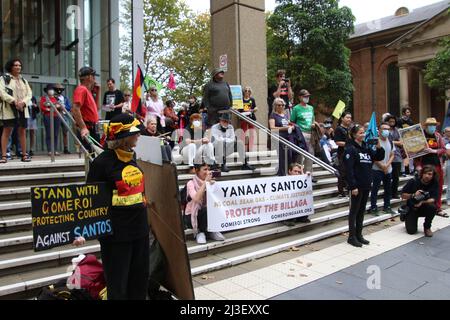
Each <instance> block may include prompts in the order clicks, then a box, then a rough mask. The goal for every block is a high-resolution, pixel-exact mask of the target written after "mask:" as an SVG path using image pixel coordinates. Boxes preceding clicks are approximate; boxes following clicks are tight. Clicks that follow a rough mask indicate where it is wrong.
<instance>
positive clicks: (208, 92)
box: [202, 68, 233, 127]
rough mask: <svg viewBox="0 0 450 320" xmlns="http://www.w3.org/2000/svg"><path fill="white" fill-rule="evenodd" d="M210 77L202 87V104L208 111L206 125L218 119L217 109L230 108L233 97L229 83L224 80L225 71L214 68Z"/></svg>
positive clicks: (214, 122)
mask: <svg viewBox="0 0 450 320" xmlns="http://www.w3.org/2000/svg"><path fill="white" fill-rule="evenodd" d="M211 76H212V79H211V81H209V82H208V83H207V84H206V85H205V86H204V87H203V100H202V103H203V106H204V108H206V110H207V112H208V127H212V126H213V125H215V124H216V123H217V122H218V121H219V116H220V115H219V111H223V110H228V109H230V108H231V106H232V103H233V98H232V95H231V89H230V85H229V84H228V83H227V82H226V81H225V80H224V76H225V71H224V70H223V69H222V68H216V69H214V70H213V72H212V73H211Z"/></svg>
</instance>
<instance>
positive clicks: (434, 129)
mask: <svg viewBox="0 0 450 320" xmlns="http://www.w3.org/2000/svg"><path fill="white" fill-rule="evenodd" d="M427 132H428V133H429V134H435V133H436V126H428V129H427Z"/></svg>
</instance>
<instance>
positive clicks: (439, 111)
mask: <svg viewBox="0 0 450 320" xmlns="http://www.w3.org/2000/svg"><path fill="white" fill-rule="evenodd" d="M448 9H449V2H448V1H441V2H437V3H435V4H432V5H429V6H426V7H422V8H418V9H415V10H414V11H412V12H409V10H408V9H407V8H400V9H398V10H397V12H396V13H395V15H393V16H390V17H385V18H382V19H379V20H377V21H371V22H368V23H364V24H360V25H357V26H355V33H354V34H353V35H352V36H351V37H350V39H349V41H348V42H347V46H348V47H349V48H350V49H351V51H352V54H351V59H350V67H351V70H352V75H353V83H354V87H355V91H354V95H353V109H354V114H355V119H356V120H357V121H359V122H365V121H369V119H370V115H371V113H372V111H376V112H377V115H379V116H381V115H382V114H383V113H386V112H389V113H392V114H395V115H397V116H398V115H400V110H401V108H402V107H403V106H406V105H409V106H410V107H411V108H412V109H413V119H414V120H415V122H417V123H418V122H421V121H424V120H425V118H427V117H430V116H432V117H436V118H437V119H440V120H441V121H443V119H444V116H445V113H446V105H447V103H448V102H446V101H444V100H440V99H439V98H438V96H439V94H438V92H436V91H435V90H432V89H430V88H429V87H428V86H427V84H426V83H425V81H424V69H425V67H426V63H427V62H429V61H430V60H431V59H433V58H434V57H435V55H436V53H437V52H438V51H439V46H438V42H439V40H441V39H443V38H444V37H446V36H448V35H450V16H449V13H448Z"/></svg>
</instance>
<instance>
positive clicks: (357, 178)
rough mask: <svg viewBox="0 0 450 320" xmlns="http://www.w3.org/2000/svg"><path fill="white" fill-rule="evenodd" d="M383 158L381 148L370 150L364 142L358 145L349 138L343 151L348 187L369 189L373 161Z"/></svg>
mask: <svg viewBox="0 0 450 320" xmlns="http://www.w3.org/2000/svg"><path fill="white" fill-rule="evenodd" d="M383 159H384V149H383V148H380V149H378V148H377V149H376V150H372V149H369V148H368V147H367V145H366V143H365V142H363V143H362V145H361V146H360V145H359V144H358V143H356V142H355V141H354V140H349V142H348V143H347V145H346V147H345V153H344V164H345V167H346V169H347V174H346V180H347V184H348V189H349V190H354V189H360V190H370V188H371V185H372V166H373V162H374V161H382V160H383Z"/></svg>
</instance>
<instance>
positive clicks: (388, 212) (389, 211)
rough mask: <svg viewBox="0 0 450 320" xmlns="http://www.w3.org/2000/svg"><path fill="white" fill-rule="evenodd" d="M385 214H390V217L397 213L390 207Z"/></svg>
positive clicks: (385, 210)
mask: <svg viewBox="0 0 450 320" xmlns="http://www.w3.org/2000/svg"><path fill="white" fill-rule="evenodd" d="M383 212H384V213H385V214H390V215H394V214H396V212H395V211H394V210H392V208H391V207H389V208H387V209H384V210H383Z"/></svg>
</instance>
